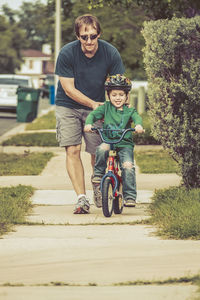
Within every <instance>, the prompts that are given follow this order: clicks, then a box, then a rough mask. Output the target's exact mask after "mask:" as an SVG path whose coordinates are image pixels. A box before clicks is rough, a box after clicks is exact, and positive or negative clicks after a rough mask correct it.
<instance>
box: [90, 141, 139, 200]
mask: <svg viewBox="0 0 200 300" xmlns="http://www.w3.org/2000/svg"><path fill="white" fill-rule="evenodd" d="M109 149H110V146H109V145H108V144H105V143H102V144H101V145H100V146H98V147H97V149H96V160H95V166H94V176H99V177H103V176H104V174H105V171H106V167H107V159H108V155H109ZM117 154H118V158H119V166H120V170H121V176H122V183H123V189H122V192H123V197H124V200H127V199H134V200H135V199H136V196H137V192H136V180H135V165H134V154H133V148H132V149H131V148H127V147H124V148H118V150H117Z"/></svg>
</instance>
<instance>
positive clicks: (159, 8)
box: [88, 0, 200, 20]
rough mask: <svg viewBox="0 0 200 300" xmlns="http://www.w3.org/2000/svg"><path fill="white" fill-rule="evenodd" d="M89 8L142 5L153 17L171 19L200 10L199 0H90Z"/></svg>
mask: <svg viewBox="0 0 200 300" xmlns="http://www.w3.org/2000/svg"><path fill="white" fill-rule="evenodd" d="M88 3H89V8H90V9H92V8H98V7H104V6H116V5H120V6H121V7H126V8H127V9H131V8H132V5H135V4H137V5H138V6H140V7H141V8H142V9H143V10H144V11H145V13H146V15H147V16H149V17H150V18H151V19H154V20H157V19H171V18H172V17H174V16H176V17H188V18H191V17H194V16H195V15H198V14H199V12H200V2H199V0H187V1H183V0H88Z"/></svg>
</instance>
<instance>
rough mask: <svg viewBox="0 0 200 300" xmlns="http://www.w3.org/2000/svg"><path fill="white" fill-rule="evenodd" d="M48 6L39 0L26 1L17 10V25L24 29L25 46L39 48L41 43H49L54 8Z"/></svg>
mask: <svg viewBox="0 0 200 300" xmlns="http://www.w3.org/2000/svg"><path fill="white" fill-rule="evenodd" d="M50 5H51V4H49V6H50ZM49 6H48V5H45V4H42V3H41V2H40V1H39V0H38V1H37V2H36V3H31V2H26V3H22V5H21V7H20V10H19V11H18V12H17V14H16V15H17V17H18V19H19V21H18V24H19V27H20V28H21V29H23V30H25V31H26V40H28V43H27V45H26V48H33V49H38V50H41V49H42V45H43V44H45V43H49V40H51V38H50V37H51V36H52V37H53V36H54V9H53V10H51V9H49ZM50 7H52V6H50ZM52 33H53V35H52ZM24 48H25V47H24Z"/></svg>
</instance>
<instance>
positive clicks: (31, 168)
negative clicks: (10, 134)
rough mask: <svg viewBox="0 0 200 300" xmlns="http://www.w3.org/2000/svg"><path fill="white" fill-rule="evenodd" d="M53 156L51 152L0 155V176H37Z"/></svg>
mask: <svg viewBox="0 0 200 300" xmlns="http://www.w3.org/2000/svg"><path fill="white" fill-rule="evenodd" d="M53 155H54V154H53V153H51V152H43V153H40V152H38V153H35V152H33V153H29V152H27V153H25V154H21V155H19V154H13V153H12V154H7V153H0V176H8V175H17V176H18V175H39V174H40V173H41V172H42V170H43V169H44V167H45V166H46V164H47V162H48V161H49V160H50V159H51V158H52V157H53Z"/></svg>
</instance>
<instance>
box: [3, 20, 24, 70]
mask: <svg viewBox="0 0 200 300" xmlns="http://www.w3.org/2000/svg"><path fill="white" fill-rule="evenodd" d="M24 40H25V35H24V32H23V31H22V30H21V29H19V28H18V26H17V24H16V23H15V21H14V20H12V22H11V23H10V22H9V21H8V20H7V19H6V17H5V16H2V15H0V73H4V74H5V73H15V70H16V69H19V68H20V65H21V63H22V59H21V56H20V49H21V48H22V45H23V44H24Z"/></svg>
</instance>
